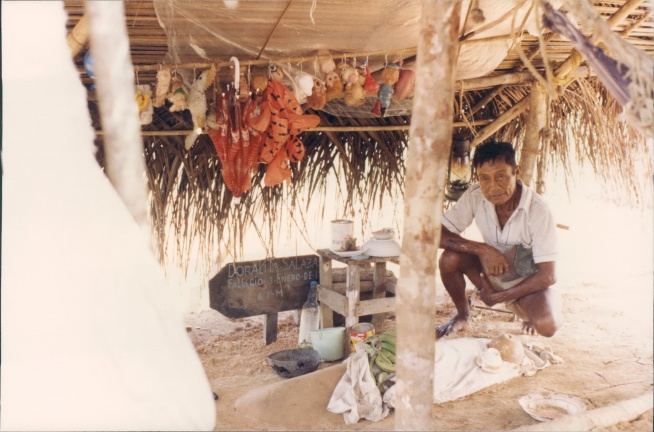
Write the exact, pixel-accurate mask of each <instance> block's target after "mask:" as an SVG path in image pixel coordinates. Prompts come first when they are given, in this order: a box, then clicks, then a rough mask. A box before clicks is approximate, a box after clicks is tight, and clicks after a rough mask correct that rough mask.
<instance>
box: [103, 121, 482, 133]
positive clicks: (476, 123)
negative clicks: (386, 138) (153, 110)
mask: <svg viewBox="0 0 654 432" xmlns="http://www.w3.org/2000/svg"><path fill="white" fill-rule="evenodd" d="M490 123H492V121H491V120H475V121H471V122H469V123H464V122H454V123H452V126H453V127H463V126H467V125H468V124H470V125H472V126H485V125H488V124H490ZM410 128H411V125H394V126H318V127H315V128H311V129H307V130H306V131H305V132H340V133H343V132H373V131H381V132H391V131H408V130H410ZM191 132H193V131H192V130H190V129H188V130H187V129H185V130H172V131H141V136H144V137H145V136H179V135H188V134H190V133H191ZM95 134H96V135H97V136H104V135H105V132H104V131H103V130H96V131H95Z"/></svg>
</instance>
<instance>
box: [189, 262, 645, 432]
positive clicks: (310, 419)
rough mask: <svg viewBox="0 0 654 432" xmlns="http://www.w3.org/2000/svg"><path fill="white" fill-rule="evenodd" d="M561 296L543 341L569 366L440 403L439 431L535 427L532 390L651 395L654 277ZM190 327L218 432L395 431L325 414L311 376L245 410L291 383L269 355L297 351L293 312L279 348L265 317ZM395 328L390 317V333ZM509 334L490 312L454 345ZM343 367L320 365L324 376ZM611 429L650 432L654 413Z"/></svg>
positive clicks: (511, 329) (326, 391) (604, 396)
mask: <svg viewBox="0 0 654 432" xmlns="http://www.w3.org/2000/svg"><path fill="white" fill-rule="evenodd" d="M617 281H619V282H617ZM564 288H565V289H564V290H563V298H564V312H565V319H566V323H565V325H564V327H563V328H562V329H561V330H560V331H559V333H557V334H556V335H555V337H553V338H551V339H546V338H540V337H538V339H539V340H541V341H543V342H545V343H546V344H547V345H549V346H550V347H552V348H553V350H554V352H555V353H556V354H558V355H560V356H561V357H563V359H564V360H565V363H563V364H558V365H553V366H551V367H549V368H547V369H545V370H542V371H539V372H538V373H537V374H536V375H535V376H532V377H522V376H521V377H518V378H515V379H513V380H511V381H508V382H505V383H503V384H500V385H496V386H492V387H489V388H486V389H484V390H481V391H479V392H477V393H475V394H473V395H471V396H469V397H467V398H464V399H462V400H458V401H453V402H448V403H445V404H440V405H434V410H433V419H434V429H437V430H507V429H513V428H518V427H520V426H524V425H529V424H534V423H537V421H536V420H534V419H532V418H531V417H530V416H528V415H527V414H526V413H525V412H524V411H523V410H522V408H521V407H520V406H519V405H518V402H517V401H518V399H519V398H520V397H521V396H523V395H525V394H527V393H529V392H531V391H532V390H550V391H555V392H560V393H565V394H570V395H575V396H578V397H580V398H581V399H582V400H583V401H584V402H585V403H586V406H587V408H588V409H593V408H598V407H603V406H607V405H611V404H613V403H616V402H617V401H619V400H622V399H629V398H633V397H636V396H640V395H641V394H643V393H646V392H650V393H651V392H652V382H653V381H652V380H653V374H652V350H653V347H652V322H653V318H652V304H653V302H652V275H651V274H649V273H643V274H636V275H634V276H627V277H621V278H619V279H616V280H611V279H607V280H604V281H602V282H593V283H578V284H572V285H568V286H565V287H564ZM439 300H440V304H441V305H442V306H439V312H438V313H437V321H438V322H442V321H445V320H446V319H447V318H448V317H449V316H450V315H451V314H452V312H453V306H452V304H451V302H450V301H449V299H448V298H447V297H445V294H442V293H441V294H439ZM187 325H188V326H189V327H191V329H192V330H191V332H190V333H189V334H190V336H191V338H192V340H193V343H194V345H195V347H196V350H197V352H198V354H199V356H200V359H201V361H202V363H203V365H204V367H205V369H206V372H207V376H208V378H209V380H210V383H211V386H212V387H213V389H214V391H215V392H216V393H218V394H219V396H220V399H219V400H218V401H217V402H216V408H217V419H216V425H217V426H216V430H269V429H275V430H311V429H313V430H315V429H321V430H346V429H351V430H392V429H394V415H393V413H392V412H391V414H390V415H389V417H387V418H386V419H384V420H382V421H379V422H375V423H373V422H370V421H367V420H361V421H360V422H359V423H357V424H356V425H351V426H346V425H345V423H344V421H343V418H342V416H341V415H340V414H333V413H330V412H328V411H327V409H326V404H327V401H328V400H329V398H330V396H331V390H332V388H330V386H331V383H330V382H328V383H327V384H325V383H324V382H316V383H314V384H315V385H314V384H311V380H308V377H310V375H306V376H304V377H300V378H305V380H304V381H302V385H299V386H298V385H295V386H287V387H288V390H285V387H284V386H285V385H281V386H277V387H273V390H272V391H270V392H269V395H268V398H269V399H270V400H269V401H267V402H266V403H264V404H262V406H251V404H249V403H247V401H248V400H256V398H255V397H251V395H252V393H253V392H256V391H257V389H260V388H263V387H264V386H268V387H270V386H271V385H273V384H274V383H281V382H283V381H287V382H289V381H290V380H285V379H284V378H280V377H278V376H277V375H276V374H275V372H274V371H273V370H272V369H271V367H270V366H269V365H268V362H267V359H266V357H267V356H268V355H269V354H271V353H273V352H276V351H280V350H283V349H287V348H293V347H295V345H296V343H297V336H298V329H297V327H296V326H295V324H294V320H293V316H292V314H291V313H289V312H287V313H283V314H281V315H280V319H279V326H278V329H279V335H278V340H277V342H275V343H273V344H270V345H268V346H266V345H265V344H264V342H263V327H262V321H261V318H260V317H255V318H248V319H241V320H229V319H226V318H224V317H223V316H222V315H220V314H219V313H217V312H214V311H205V312H201V313H195V314H189V315H188V316H187ZM394 325H395V321H394V317H392V316H391V317H389V319H388V320H387V321H386V323H385V326H386V328H392V327H393V326H394ZM504 332H508V333H512V334H519V332H520V323H519V322H513V321H512V317H511V316H510V315H506V314H501V313H497V312H490V311H486V312H483V314H482V315H481V317H480V319H479V320H478V321H475V322H474V323H472V325H470V326H469V328H468V329H467V330H466V331H464V332H462V333H460V334H457V335H455V336H453V337H461V336H468V337H488V338H491V337H493V336H495V335H498V334H501V333H504ZM525 338H526V336H525ZM339 363H340V362H334V363H327V364H321V366H320V368H319V371H321V370H322V369H325V368H331V367H334V366H336V365H338V364H339ZM334 371H336V369H334ZM322 374H323V375H324V373H322ZM332 375H333V374H332ZM296 379H299V378H296ZM332 380H333V377H332ZM336 381H337V380H336ZM305 383H308V385H305ZM334 384H335V381H334ZM248 392H249V393H248ZM239 398H241V400H240V401H239V402H237V401H238V400H239ZM264 405H265V406H264ZM609 430H620V431H643V430H652V411H649V412H647V413H645V414H644V415H642V416H641V417H639V418H638V419H635V420H633V421H631V422H624V423H619V424H617V425H615V426H613V427H612V428H611V429H609Z"/></svg>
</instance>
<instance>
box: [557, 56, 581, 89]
mask: <svg viewBox="0 0 654 432" xmlns="http://www.w3.org/2000/svg"><path fill="white" fill-rule="evenodd" d="M566 61H570V62H571V63H572V67H571V68H570V72H568V73H567V74H565V75H564V76H561V77H558V76H556V75H553V76H552V81H553V82H554V84H556V85H557V86H565V85H567V84H568V83H569V82H570V81H572V78H573V77H572V72H573V71H575V70H576V69H577V68H578V67H579V66H581V64H582V63H583V62H584V57H583V56H582V55H581V53H580V52H579V51H577V50H572V53H571V54H570V57H569V58H568V60H566Z"/></svg>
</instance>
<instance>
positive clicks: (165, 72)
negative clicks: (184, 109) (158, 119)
mask: <svg viewBox="0 0 654 432" xmlns="http://www.w3.org/2000/svg"><path fill="white" fill-rule="evenodd" d="M169 89H170V69H160V70H158V71H157V87H156V89H155V93H154V101H153V102H152V105H153V106H154V107H155V108H159V107H160V106H162V105H163V104H164V102H165V101H166V97H167V96H168V90H169Z"/></svg>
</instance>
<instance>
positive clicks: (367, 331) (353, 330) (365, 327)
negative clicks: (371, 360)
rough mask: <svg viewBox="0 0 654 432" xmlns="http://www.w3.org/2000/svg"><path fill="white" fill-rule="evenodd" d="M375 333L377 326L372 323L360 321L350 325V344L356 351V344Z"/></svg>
mask: <svg viewBox="0 0 654 432" xmlns="http://www.w3.org/2000/svg"><path fill="white" fill-rule="evenodd" d="M374 334H375V327H374V326H373V325H372V324H370V323H359V324H354V325H353V326H352V327H350V345H351V348H352V351H354V346H355V345H356V344H358V343H359V342H361V341H362V340H364V339H366V338H369V337H370V336H372V335H374Z"/></svg>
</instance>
